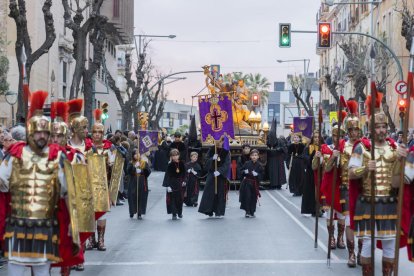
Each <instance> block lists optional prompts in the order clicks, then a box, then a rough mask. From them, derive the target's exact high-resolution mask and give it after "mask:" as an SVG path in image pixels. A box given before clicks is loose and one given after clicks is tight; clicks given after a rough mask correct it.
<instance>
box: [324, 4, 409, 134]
mask: <svg viewBox="0 0 414 276" xmlns="http://www.w3.org/2000/svg"><path fill="white" fill-rule="evenodd" d="M341 2H363V1H353V0H347V1H344V0H342V1H341ZM402 2H403V1H398V0H384V1H381V2H380V3H379V4H376V5H373V6H371V4H348V5H334V6H328V5H326V4H324V3H322V4H321V6H320V9H319V11H318V14H317V20H318V21H319V22H331V24H332V31H341V32H361V33H366V34H371V35H373V36H375V37H376V38H378V39H380V40H381V41H382V42H384V43H385V44H386V45H387V46H388V47H389V48H390V49H391V50H392V51H393V52H394V53H395V55H396V56H397V58H398V61H399V63H400V64H401V66H402V71H403V77H401V76H400V73H399V70H398V66H397V64H396V62H395V61H394V60H393V59H392V58H391V57H390V55H388V57H387V58H389V59H390V61H389V62H388V63H382V64H379V60H384V59H381V55H382V56H384V54H383V52H386V51H384V48H383V47H381V48H379V47H377V48H376V49H377V51H376V57H377V59H376V61H375V68H376V69H375V81H376V82H377V83H378V82H385V83H386V85H385V86H384V89H383V91H382V92H383V93H384V94H385V97H386V102H387V104H388V106H389V112H390V115H391V117H392V118H393V122H394V124H395V125H396V128H397V129H399V128H400V119H399V112H398V107H397V103H398V100H399V99H400V98H401V96H399V94H397V93H396V92H395V91H394V86H395V84H396V83H397V82H398V81H400V80H401V79H406V78H407V71H408V62H409V51H408V50H407V49H406V48H405V45H406V41H405V38H404V37H402V36H401V24H402V18H401V14H400V13H399V12H398V10H401V6H402ZM408 6H409V8H411V9H413V6H412V5H408ZM371 10H372V12H371ZM371 16H372V17H371ZM371 19H372V21H371ZM371 22H373V26H374V29H373V30H371ZM349 39H352V41H353V43H354V45H358V44H359V47H364V46H365V47H366V49H364V50H365V51H364V52H362V53H360V55H359V56H360V57H359V58H361V57H362V60H363V61H364V62H365V64H366V66H365V69H364V71H366V72H367V76H368V78H367V80H366V84H365V88H364V94H365V95H367V93H368V92H369V90H368V89H369V85H368V84H369V83H370V81H371V79H370V62H371V58H370V54H371V51H370V50H371V45H372V41H373V40H372V39H369V38H367V37H362V36H357V35H352V36H350V35H333V40H332V47H331V48H330V49H317V53H318V54H319V56H320V76H321V77H320V83H321V86H322V92H321V97H322V106H323V109H324V113H329V112H331V111H335V110H336V101H335V100H334V98H333V96H332V95H331V93H330V92H329V89H328V83H327V76H329V77H330V78H331V80H332V81H335V82H337V83H338V84H339V85H338V86H337V89H336V90H337V93H338V94H342V95H344V97H345V98H346V99H349V98H354V97H355V96H356V89H355V86H356V85H355V84H356V82H357V79H356V78H357V77H356V74H355V72H353V68H352V67H353V66H351V65H352V64H351V63H350V61H349V60H348V59H347V57H346V56H345V54H344V51H343V50H342V49H341V47H339V45H340V44H341V43H343V42H345V41H346V42H348V43H349ZM361 45H362V46H361ZM378 49H379V50H378ZM359 102H360V104H359V107H360V114H361V115H362V122H363V126H364V129H365V130H367V122H366V116H365V115H364V114H365V112H364V103H363V99H359ZM413 116H414V112H413V110H411V114H410V118H413ZM413 126H414V122H413V121H411V122H410V127H411V128H413Z"/></svg>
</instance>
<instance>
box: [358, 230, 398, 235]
mask: <svg viewBox="0 0 414 276" xmlns="http://www.w3.org/2000/svg"><path fill="white" fill-rule="evenodd" d="M375 234H376V235H380V236H385V235H387V236H393V235H396V234H397V231H395V230H388V231H376V233H375ZM370 235H371V230H365V231H358V235H357V236H370Z"/></svg>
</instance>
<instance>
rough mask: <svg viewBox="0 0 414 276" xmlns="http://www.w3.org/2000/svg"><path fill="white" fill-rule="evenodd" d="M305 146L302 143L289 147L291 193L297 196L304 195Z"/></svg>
mask: <svg viewBox="0 0 414 276" xmlns="http://www.w3.org/2000/svg"><path fill="white" fill-rule="evenodd" d="M304 148H305V145H303V144H302V143H298V144H290V145H289V147H288V156H289V158H288V160H289V162H288V164H287V165H288V169H290V173H289V191H290V192H291V193H293V194H294V195H296V196H301V195H302V187H303V180H304V175H303V172H304V167H303V156H302V154H303V150H304ZM291 158H292V167H291V168H290V167H289V166H290V159H291Z"/></svg>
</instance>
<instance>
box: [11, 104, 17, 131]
mask: <svg viewBox="0 0 414 276" xmlns="http://www.w3.org/2000/svg"><path fill="white" fill-rule="evenodd" d="M11 111H12V126H14V124H15V123H16V122H15V120H14V104H12V105H11Z"/></svg>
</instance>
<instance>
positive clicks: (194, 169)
mask: <svg viewBox="0 0 414 276" xmlns="http://www.w3.org/2000/svg"><path fill="white" fill-rule="evenodd" d="M190 159H191V161H190V162H188V163H187V164H186V165H185V169H186V172H187V181H186V191H185V193H184V203H185V205H187V206H191V207H197V206H198V192H199V180H198V178H199V177H201V166H200V164H199V163H198V162H197V160H198V153H197V152H195V151H193V152H192V153H191V154H190Z"/></svg>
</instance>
